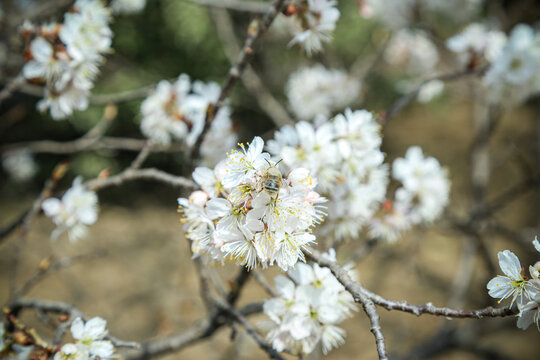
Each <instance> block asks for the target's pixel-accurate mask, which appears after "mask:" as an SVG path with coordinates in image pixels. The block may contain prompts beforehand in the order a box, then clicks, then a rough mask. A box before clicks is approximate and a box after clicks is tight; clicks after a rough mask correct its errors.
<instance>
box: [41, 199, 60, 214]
mask: <svg viewBox="0 0 540 360" xmlns="http://www.w3.org/2000/svg"><path fill="white" fill-rule="evenodd" d="M41 208H42V209H43V212H45V214H46V215H47V216H51V217H52V216H56V215H57V214H58V213H59V212H60V209H61V208H62V202H61V201H60V200H58V199H56V198H50V199H47V200H45V201H43V203H42V204H41Z"/></svg>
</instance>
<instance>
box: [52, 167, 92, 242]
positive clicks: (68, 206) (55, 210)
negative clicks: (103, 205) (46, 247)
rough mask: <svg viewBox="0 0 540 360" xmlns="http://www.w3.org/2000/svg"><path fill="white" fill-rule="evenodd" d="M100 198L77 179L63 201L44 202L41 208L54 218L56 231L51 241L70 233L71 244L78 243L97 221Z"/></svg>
mask: <svg viewBox="0 0 540 360" xmlns="http://www.w3.org/2000/svg"><path fill="white" fill-rule="evenodd" d="M97 205H98V197H97V195H96V193H95V192H94V191H92V190H88V189H86V188H85V187H84V185H83V183H82V178H81V177H77V178H75V180H74V181H73V185H72V186H71V188H69V189H68V190H67V191H66V192H65V194H64V195H63V196H62V199H57V198H49V199H46V200H45V201H43V203H42V204H41V208H42V209H43V212H44V213H45V215H47V216H49V217H50V218H52V221H53V222H54V224H55V225H56V229H54V231H53V232H52V234H51V239H53V240H56V239H58V237H59V236H60V235H62V234H63V233H64V232H67V233H68V237H69V240H70V241H71V242H74V241H77V240H79V239H80V238H82V237H84V236H85V235H86V233H87V226H88V225H92V224H94V223H95V222H96V221H97V218H98V214H97Z"/></svg>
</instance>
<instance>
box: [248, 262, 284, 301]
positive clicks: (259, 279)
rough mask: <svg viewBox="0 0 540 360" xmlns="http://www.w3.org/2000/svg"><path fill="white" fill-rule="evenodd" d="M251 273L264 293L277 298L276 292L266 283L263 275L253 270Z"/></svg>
mask: <svg viewBox="0 0 540 360" xmlns="http://www.w3.org/2000/svg"><path fill="white" fill-rule="evenodd" d="M251 272H252V275H253V278H254V279H255V281H257V282H258V283H259V285H261V287H262V288H263V289H264V291H266V293H267V294H268V295H270V296H272V297H278V296H279V295H278V293H277V291H276V290H274V288H273V287H272V286H271V285H270V284H269V283H268V281H266V278H265V277H264V275H263V274H261V273H260V272H259V270H257V269H253V270H251Z"/></svg>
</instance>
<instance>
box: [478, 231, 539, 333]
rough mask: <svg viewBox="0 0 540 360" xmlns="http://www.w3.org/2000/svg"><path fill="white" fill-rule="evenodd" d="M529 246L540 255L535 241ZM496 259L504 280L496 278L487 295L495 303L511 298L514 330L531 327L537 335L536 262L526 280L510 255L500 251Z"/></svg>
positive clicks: (489, 284)
mask: <svg viewBox="0 0 540 360" xmlns="http://www.w3.org/2000/svg"><path fill="white" fill-rule="evenodd" d="M533 245H534V247H535V248H536V250H537V251H538V252H540V242H539V241H538V237H536V238H535V239H534V240H533ZM498 257H499V266H500V267H501V270H502V272H503V273H504V274H505V276H501V275H499V276H496V277H494V278H493V279H491V280H490V281H489V282H488V284H487V289H488V290H489V295H490V296H491V297H493V298H495V299H500V300H499V303H500V302H501V301H502V300H504V299H507V298H511V299H512V301H511V304H510V306H512V305H513V304H514V303H515V304H516V305H517V308H518V310H519V314H518V315H517V317H518V320H517V327H518V328H520V329H523V330H525V329H527V328H528V327H529V326H530V325H531V324H533V323H535V324H536V326H537V327H538V331H540V310H539V307H540V261H537V262H536V264H534V265H531V266H529V274H530V276H531V277H530V278H529V277H527V276H526V275H525V270H524V269H523V268H522V267H521V263H520V262H519V259H518V257H517V256H516V255H515V254H514V253H513V252H511V251H510V250H504V251H501V252H499V254H498Z"/></svg>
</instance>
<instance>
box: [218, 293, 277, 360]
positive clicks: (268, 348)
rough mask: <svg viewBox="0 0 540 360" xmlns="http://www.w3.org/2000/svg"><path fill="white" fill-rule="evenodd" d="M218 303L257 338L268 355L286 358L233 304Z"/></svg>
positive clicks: (257, 341) (258, 343)
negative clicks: (268, 342) (267, 341)
mask: <svg viewBox="0 0 540 360" xmlns="http://www.w3.org/2000/svg"><path fill="white" fill-rule="evenodd" d="M216 305H217V306H218V308H219V309H221V310H222V311H223V312H225V313H226V314H228V315H229V316H230V317H231V318H232V319H233V320H234V321H236V322H237V323H238V324H240V325H242V326H243V327H244V329H245V330H246V332H247V333H248V335H249V336H251V337H252V338H253V340H255V342H256V343H257V345H259V347H260V348H261V349H262V350H264V351H265V352H266V353H267V354H268V356H270V358H272V359H278V360H284V358H283V357H282V356H281V355H280V354H279V353H278V352H277V351H276V350H274V348H273V347H272V346H270V345H269V344H267V343H266V341H264V339H263V338H262V336H261V335H260V334H259V333H258V332H257V331H255V329H253V327H251V325H250V324H249V322H248V321H247V320H246V318H245V317H244V316H243V315H242V314H241V313H240V312H239V311H238V310H236V309H234V308H233V307H232V306H230V305H227V304H224V303H222V302H216Z"/></svg>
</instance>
